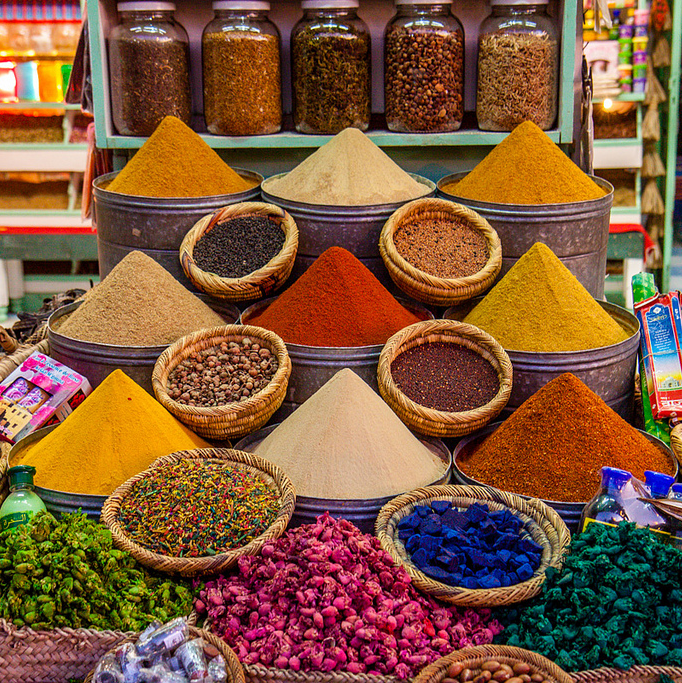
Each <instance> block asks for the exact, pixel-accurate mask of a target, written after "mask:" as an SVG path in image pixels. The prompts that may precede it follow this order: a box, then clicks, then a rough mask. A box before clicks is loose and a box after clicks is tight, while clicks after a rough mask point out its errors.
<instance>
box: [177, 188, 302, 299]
mask: <svg viewBox="0 0 682 683" xmlns="http://www.w3.org/2000/svg"><path fill="white" fill-rule="evenodd" d="M245 215H257V216H269V217H271V218H275V219H279V220H278V221H277V222H278V224H279V226H280V228H281V229H282V231H283V232H284V244H283V245H282V249H281V250H280V252H279V253H278V254H276V255H275V256H274V257H273V258H272V259H270V261H268V262H267V263H266V264H265V265H264V266H263V267H262V268H259V269H258V270H255V271H254V272H253V273H249V274H248V275H245V276H244V277H241V278H225V277H220V276H219V275H216V274H215V273H209V272H206V271H204V270H201V268H199V266H198V265H197V264H196V263H195V261H194V257H193V253H194V247H195V245H196V243H197V242H198V241H199V240H200V239H201V238H202V237H203V235H204V233H206V232H207V231H208V230H210V229H211V228H213V226H215V225H216V224H217V223H220V222H222V221H226V220H229V219H230V218H235V217H237V216H245ZM297 251H298V227H297V226H296V222H295V221H294V219H293V218H292V217H291V216H290V215H289V214H288V213H287V212H286V211H285V210H284V209H281V208H280V207H278V206H275V205H274V204H265V203H263V202H241V203H239V204H231V205H230V206H225V207H223V208H222V209H219V210H218V211H216V212H214V213H212V214H209V215H207V216H204V217H203V218H201V219H200V220H199V221H198V222H197V223H195V225H194V226H193V227H192V228H191V229H190V231H189V232H188V233H187V234H186V235H185V237H184V239H183V240H182V244H181V245H180V252H179V255H180V264H181V266H182V269H183V271H184V272H185V275H186V276H187V277H188V278H189V280H190V281H191V282H192V283H193V284H194V285H195V286H196V287H197V288H199V289H200V290H201V291H202V292H206V294H210V295H211V296H214V297H216V298H219V299H224V300H227V301H249V300H252V299H260V298H262V297H264V296H267V295H268V294H269V293H270V292H272V291H274V290H276V289H278V288H279V287H281V286H282V285H283V284H284V282H285V281H286V280H287V278H288V277H289V276H290V275H291V271H292V270H293V268H294V260H295V258H296V253H297Z"/></svg>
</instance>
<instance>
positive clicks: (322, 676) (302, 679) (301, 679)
mask: <svg viewBox="0 0 682 683" xmlns="http://www.w3.org/2000/svg"><path fill="white" fill-rule="evenodd" d="M243 667H244V674H245V675H246V679H247V681H248V682H249V683H281V682H282V681H284V682H285V683H399V682H400V679H398V678H396V677H395V676H378V675H376V674H352V673H349V672H348V671H328V672H323V671H293V670H292V669H275V668H272V667H265V666H262V665H260V664H244V665H243ZM402 683H406V682H402Z"/></svg>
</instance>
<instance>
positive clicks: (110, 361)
mask: <svg viewBox="0 0 682 683" xmlns="http://www.w3.org/2000/svg"><path fill="white" fill-rule="evenodd" d="M198 298H200V299H202V301H204V302H205V303H206V304H207V305H208V306H210V307H211V308H212V309H213V310H214V311H215V312H216V313H218V314H219V315H221V316H223V318H225V324H226V325H227V324H232V323H235V322H237V320H239V309H238V308H237V307H236V306H234V305H232V304H228V303H224V302H218V301H215V300H214V299H211V298H210V297H207V296H205V295H202V296H198ZM81 303H82V301H76V302H74V303H72V304H69V305H68V306H63V307H62V308H59V309H57V310H56V311H55V312H54V313H53V314H52V315H51V316H50V318H49V319H48V321H47V335H48V341H49V344H50V356H51V357H52V358H54V359H55V360H57V361H59V362H60V363H63V364H64V365H66V366H67V367H69V368H71V369H72V370H75V371H76V372H78V373H80V374H81V375H83V376H84V377H87V378H88V381H89V382H90V384H91V386H92V388H93V389H94V388H95V387H97V386H99V385H100V384H101V383H102V382H103V381H104V380H105V378H106V377H107V376H108V375H109V374H111V373H112V372H113V371H114V370H123V372H125V374H126V375H128V377H130V378H131V379H132V380H134V381H135V382H137V383H138V384H139V385H140V386H141V387H142V388H143V389H144V390H145V391H147V392H148V393H149V394H151V395H152V396H154V390H153V389H152V371H153V370H154V364H155V363H156V361H157V360H158V358H159V356H160V355H161V354H162V353H163V352H164V351H165V349H166V348H167V347H168V346H169V345H168V344H165V345H163V346H116V345H115V344H96V343H94V342H86V341H80V340H78V339H72V338H71V337H65V336H64V335H62V334H59V324H60V323H59V322H58V321H59V320H60V319H61V318H63V317H65V316H67V315H69V314H70V313H73V311H75V310H76V309H77V308H78V307H79V306H80V305H81Z"/></svg>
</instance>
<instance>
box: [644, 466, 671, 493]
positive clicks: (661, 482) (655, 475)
mask: <svg viewBox="0 0 682 683" xmlns="http://www.w3.org/2000/svg"><path fill="white" fill-rule="evenodd" d="M674 482H675V477H671V476H670V475H668V474H663V473H662V472H653V471H652V470H646V471H645V472H644V483H645V484H646V487H647V488H648V489H649V492H650V493H651V497H652V498H667V497H668V493H669V492H670V487H671V486H672V485H673V483H674Z"/></svg>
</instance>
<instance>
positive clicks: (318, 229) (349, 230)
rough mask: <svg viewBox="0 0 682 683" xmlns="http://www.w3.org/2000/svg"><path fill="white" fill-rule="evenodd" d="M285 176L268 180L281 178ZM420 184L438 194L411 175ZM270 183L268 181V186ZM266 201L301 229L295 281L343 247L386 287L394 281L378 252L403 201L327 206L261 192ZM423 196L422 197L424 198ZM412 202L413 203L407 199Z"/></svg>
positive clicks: (281, 174) (294, 275) (264, 190)
mask: <svg viewBox="0 0 682 683" xmlns="http://www.w3.org/2000/svg"><path fill="white" fill-rule="evenodd" d="M285 175H286V173H280V174H279V175H276V176H273V177H272V178H268V181H269V180H274V179H278V178H282V177H284V176H285ZM410 176H411V177H412V178H414V180H416V181H417V182H420V183H422V185H426V187H428V188H429V192H428V193H427V194H425V195H423V197H433V196H434V195H435V194H436V184H435V183H434V182H432V181H431V180H428V179H427V178H423V177H422V176H419V175H415V174H413V173H410ZM268 181H266V182H265V184H266V185H267V183H268ZM262 194H263V201H264V202H269V203H270V204H275V205H276V206H280V207H282V208H283V209H285V210H286V211H288V212H289V214H291V217H292V218H293V219H294V220H295V221H296V225H297V226H298V252H297V254H296V262H295V264H294V270H293V273H292V280H293V279H296V278H298V277H300V276H301V275H302V274H303V273H304V272H305V271H306V270H307V269H308V267H309V266H310V265H311V264H312V263H313V261H314V260H315V259H316V258H317V257H318V256H319V255H320V254H321V253H322V252H323V251H326V250H327V249H329V247H343V248H344V249H347V250H348V251H350V253H351V254H353V255H354V256H355V257H356V258H358V259H359V260H360V262H361V263H363V264H364V265H365V266H366V267H367V268H368V269H369V270H370V271H371V272H372V273H373V274H374V275H375V276H376V277H377V278H378V279H379V280H380V281H381V283H382V284H384V285H387V284H388V283H391V278H390V276H389V275H388V272H387V271H386V268H385V267H384V262H383V261H382V259H381V254H380V253H379V236H380V234H381V229H382V228H383V227H384V223H386V221H387V220H388V219H389V218H390V217H391V215H392V214H393V213H394V211H396V209H399V208H400V207H401V206H403V204H407V201H404V202H394V203H392V204H376V205H372V206H325V205H322V204H319V205H318V204H306V203H303V202H294V201H290V200H288V199H282V198H281V197H277V196H275V195H272V194H269V193H268V191H267V189H265V188H263V189H262ZM421 198H422V197H420V199H421ZM408 201H411V200H408Z"/></svg>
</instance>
